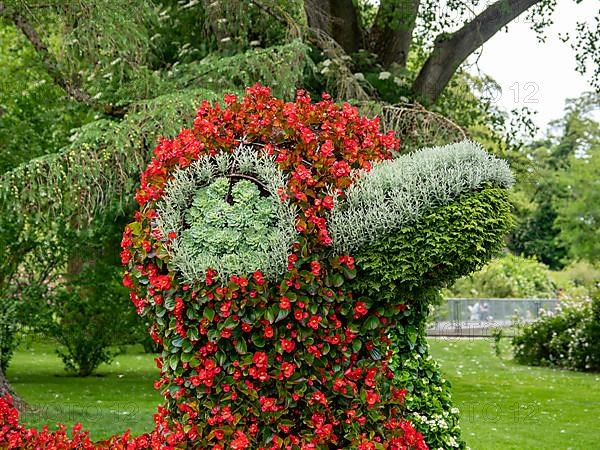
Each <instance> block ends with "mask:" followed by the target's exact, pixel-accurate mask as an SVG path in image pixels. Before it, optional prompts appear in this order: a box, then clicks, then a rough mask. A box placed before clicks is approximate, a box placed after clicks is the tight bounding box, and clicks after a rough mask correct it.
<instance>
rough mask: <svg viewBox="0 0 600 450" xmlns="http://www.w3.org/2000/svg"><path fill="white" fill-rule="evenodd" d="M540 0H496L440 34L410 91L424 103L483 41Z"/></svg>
mask: <svg viewBox="0 0 600 450" xmlns="http://www.w3.org/2000/svg"><path fill="white" fill-rule="evenodd" d="M540 1H541V0H499V1H497V2H496V3H494V4H492V5H491V6H489V7H488V8H487V9H485V10H484V11H483V12H482V13H481V14H479V15H478V16H477V17H475V18H474V19H473V20H472V21H471V22H468V23H466V24H465V25H464V26H463V27H462V28H461V29H460V30H458V31H456V32H455V33H452V34H449V35H446V34H443V35H440V36H438V37H437V38H436V42H435V46H434V48H433V51H432V53H431V55H430V56H429V58H427V61H426V62H425V64H424V65H423V67H422V68H421V71H420V72H419V75H418V76H417V78H416V80H415V82H414V84H413V91H414V93H415V94H416V95H417V97H419V99H420V100H421V101H422V102H423V103H425V104H431V103H433V102H435V100H436V99H437V98H438V97H439V95H440V94H441V93H442V91H443V90H444V88H445V87H446V85H447V84H448V82H449V81H450V79H451V78H452V75H454V72H456V70H457V69H458V67H459V66H460V65H461V64H462V63H463V61H464V60H465V59H467V57H468V56H469V55H470V54H471V53H473V52H474V51H475V50H476V49H477V48H479V47H481V46H482V45H483V43H484V42H486V41H487V40H488V39H489V38H491V37H492V36H493V35H494V34H496V33H497V32H498V31H499V30H501V29H502V28H503V27H504V26H506V25H507V24H508V23H509V22H510V21H512V20H513V19H515V18H516V17H517V16H518V15H519V14H521V13H522V12H523V11H525V10H527V9H528V8H530V7H531V6H533V5H535V4H536V3H539V2H540Z"/></svg>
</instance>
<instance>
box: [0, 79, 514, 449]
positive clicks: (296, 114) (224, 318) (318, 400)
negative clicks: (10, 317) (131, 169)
mask: <svg viewBox="0 0 600 450" xmlns="http://www.w3.org/2000/svg"><path fill="white" fill-rule="evenodd" d="M224 100H225V107H221V106H220V105H219V104H215V105H210V104H209V103H208V102H203V103H202V105H201V106H200V109H199V110H198V114H197V117H196V119H195V121H194V127H193V129H191V130H187V129H184V130H182V131H181V133H180V134H179V135H178V136H177V137H176V138H175V139H163V140H161V141H160V142H159V144H158V146H157V147H156V149H155V156H154V158H153V160H152V161H151V162H150V164H149V165H148V168H147V169H146V171H145V172H144V173H143V175H142V179H141V186H140V188H139V190H138V191H137V194H136V200H137V202H138V204H139V209H138V211H137V212H136V213H135V221H134V222H132V223H130V224H129V225H128V226H127V227H126V229H125V232H124V234H123V240H122V247H123V251H122V253H121V258H122V262H123V264H124V265H125V266H126V267H127V271H126V273H125V276H124V284H125V285H126V286H127V287H128V288H130V290H131V291H130V296H131V300H132V302H133V303H134V305H135V307H136V308H137V311H138V312H139V313H140V314H141V315H143V316H146V317H149V318H151V319H152V320H153V321H154V323H153V325H152V327H151V330H150V331H151V334H152V337H153V339H154V340H155V341H156V342H157V343H158V344H160V345H161V346H162V348H163V351H162V354H161V356H160V357H159V358H157V364H158V367H159V369H160V371H161V377H160V379H159V380H158V381H157V382H156V383H155V386H156V388H157V389H160V390H161V392H162V394H163V396H164V398H165V405H164V407H162V408H160V409H159V413H158V414H157V415H156V416H155V423H156V428H155V431H154V432H153V433H151V434H149V435H145V436H140V437H138V438H135V439H132V438H131V437H129V436H128V435H127V434H125V435H123V436H120V437H114V438H112V439H111V440H109V441H107V442H106V443H102V444H94V445H105V446H106V447H109V448H127V449H129V448H131V449H138V448H201V449H207V448H212V449H217V450H218V449H301V450H305V449H306V450H307V449H327V448H344V449H346V448H355V449H359V450H367V449H373V450H375V449H390V450H392V449H396V450H400V449H427V448H428V447H427V444H426V443H425V441H426V440H427V439H428V438H429V436H427V437H426V438H425V439H424V437H423V435H422V433H421V432H420V431H418V430H417V429H416V427H415V426H414V425H413V423H412V422H411V420H409V417H414V418H415V419H417V421H418V424H417V426H418V427H419V429H420V430H422V431H424V432H426V433H429V432H430V431H431V432H432V434H431V435H430V436H431V442H432V443H433V445H435V446H436V447H437V446H445V447H464V443H462V441H460V436H459V435H458V427H457V425H456V423H455V419H454V418H453V417H454V416H455V413H454V412H451V414H452V415H453V416H452V418H450V416H449V415H448V414H450V413H449V412H448V411H445V414H439V417H440V418H444V419H443V420H446V419H448V422H452V423H450V424H449V423H446V422H444V423H443V424H442V419H439V420H438V419H435V423H436V424H438V425H440V427H439V428H438V429H436V430H435V431H432V430H433V428H432V427H430V426H429V425H428V424H429V423H430V422H431V420H433V419H431V417H435V418H437V417H438V415H437V410H439V409H440V408H441V409H450V403H449V399H448V397H447V389H442V388H439V389H437V386H438V385H444V384H445V380H443V378H441V376H439V373H438V372H437V368H436V367H435V366H433V365H431V364H428V363H427V362H426V361H428V360H429V357H428V356H427V346H426V344H425V343H424V341H423V332H424V318H425V316H426V315H427V305H428V303H430V302H431V299H432V298H433V297H434V293H435V291H436V290H437V289H439V288H440V287H441V285H442V284H443V283H445V282H446V281H448V280H453V279H455V278H456V277H457V276H460V275H463V274H465V273H467V272H468V271H469V270H473V269H474V268H476V267H477V266H479V265H481V264H483V262H484V261H485V260H486V259H487V258H489V255H490V253H491V252H493V250H494V249H496V248H497V247H498V246H499V245H500V243H501V241H502V239H501V234H502V232H503V231H504V229H505V228H506V224H507V223H509V222H510V221H509V220H508V219H507V214H508V213H507V211H508V202H507V200H506V195H505V192H504V191H503V190H502V189H503V188H504V187H507V186H506V185H505V184H503V183H501V182H496V181H495V180H496V178H495V175H494V174H497V173H498V172H497V171H495V170H492V171H491V172H490V175H489V176H486V177H484V178H483V179H482V180H481V183H477V184H476V185H473V186H471V187H470V188H468V189H466V190H465V191H464V192H463V191H461V190H456V189H453V190H450V191H451V192H454V193H455V194H454V195H448V196H445V197H444V199H443V201H436V202H434V203H433V204H431V205H430V206H431V208H430V209H419V214H420V216H422V218H423V219H424V221H416V222H415V221H412V222H398V223H393V224H390V226H389V227H388V228H385V227H383V228H381V229H385V230H386V233H387V234H386V233H383V234H382V233H380V232H378V233H377V239H378V240H377V241H373V242H368V243H363V248H355V250H356V254H355V255H354V256H353V255H350V254H346V253H341V254H340V253H339V252H336V251H335V249H337V248H340V247H339V246H336V242H335V241H334V238H333V237H332V235H331V234H330V231H329V229H328V220H329V219H330V217H331V216H332V213H333V211H335V210H336V208H345V206H344V205H345V202H346V201H348V202H351V199H350V198H349V196H347V195H346V193H347V192H348V191H347V190H348V188H349V187H350V186H351V185H353V183H355V182H356V181H357V180H360V179H364V178H366V177H369V175H370V171H371V169H372V168H373V167H374V166H376V165H378V164H381V162H382V161H385V160H387V159H390V158H391V150H393V149H396V148H397V146H398V141H397V140H396V139H395V138H394V136H393V135H392V134H382V133H380V132H379V131H378V129H379V121H378V120H377V119H374V120H371V119H367V118H363V117H360V116H359V115H358V112H357V110H356V108H353V107H351V106H349V105H347V104H345V105H343V106H341V107H340V106H337V105H334V104H333V102H332V101H331V99H330V98H329V97H328V96H326V95H324V96H323V99H322V101H320V102H318V103H315V104H313V103H311V101H310V98H309V97H308V95H307V94H306V93H304V92H302V91H299V92H298V95H297V97H296V101H295V102H294V103H285V102H283V101H281V100H278V99H275V98H273V97H271V95H270V91H269V89H268V88H265V87H261V86H258V85H257V86H254V87H252V88H250V89H248V90H247V95H246V96H245V97H244V98H243V99H241V100H240V99H238V98H237V97H236V96H233V95H226V96H225V98H224ZM446 150H447V149H438V152H439V153H440V154H442V153H444V152H446ZM244 155H245V156H244ZM443 160H444V158H443V157H440V158H439V161H442V162H443ZM460 161H461V160H460V158H459V159H458V160H457V161H456V162H455V163H454V165H452V164H450V166H448V167H450V168H451V167H455V166H456V165H459V164H462V163H461V162H460ZM446 163H447V161H446V162H443V164H446ZM485 164H486V165H487V164H489V165H490V167H496V166H498V162H497V161H495V160H491V159H490V160H489V161H488V162H486V163H485ZM274 167H275V169H276V170H275V171H273V168H274ZM396 167H398V169H397V170H401V169H402V165H398V166H396ZM486 167H487V166H486ZM486 173H488V172H486ZM492 173H493V174H492ZM266 174H270V175H268V176H267V175H266ZM269 180H271V181H269ZM456 180H457V181H456V182H457V183H462V182H463V181H464V180H463V178H461V177H458V178H456ZM246 181H249V182H250V183H252V185H253V186H251V185H250V184H248V183H246ZM389 181H390V182H393V183H394V184H395V183H401V182H402V177H397V176H395V177H393V178H390V180H389ZM415 186H418V183H417V184H416V185H415ZM401 190H402V189H400V191H401ZM223 192H225V195H224V196H223ZM213 194H214V195H218V196H219V198H218V199H217V198H215V199H214V202H213V200H211V198H212V196H213ZM361 195H362V194H361ZM236 196H237V200H236ZM347 197H348V198H347ZM241 198H244V199H245V200H244V201H245V202H246V203H248V202H252V205H248V208H239V207H238V206H239V205H240V204H239V199H241ZM457 198H458V200H459V204H458V206H456V205H454V204H453V203H452V202H453V201H454V200H455V199H457ZM410 200H411V199H410V198H406V199H404V200H403V201H409V202H410ZM236 202H238V203H237V205H238V206H236ZM463 204H466V205H467V206H468V207H469V209H468V210H467V211H466V213H465V212H463V211H461V210H460V208H461V206H460V205H463ZM380 207H381V208H382V211H383V210H386V211H387V210H389V211H388V212H389V213H391V212H393V211H391V209H393V208H405V207H406V205H405V204H403V203H402V201H396V200H395V199H394V198H391V197H389V196H388V197H387V198H383V199H381V202H380ZM290 212H293V215H291V216H290ZM396 215H397V214H396ZM396 215H394V214H391V216H396ZM384 216H385V214H384ZM259 218H260V220H259ZM274 218H277V220H274ZM290 219H291V222H290V223H288V221H289V220H290ZM282 224H283V225H282ZM290 224H291V229H289V225H290ZM219 225H220V228H219ZM477 226H480V227H482V228H484V229H483V230H481V229H479V228H478V227H477ZM278 227H283V228H278ZM286 227H287V228H286ZM284 229H289V232H288V233H281V232H280V231H281V230H284ZM241 230H243V236H241V235H239V236H238V235H236V237H235V239H236V240H235V242H229V241H228V240H226V239H218V238H217V237H215V236H216V235H218V234H219V233H220V231H223V232H225V233H233V234H235V232H239V231H241ZM465 230H467V231H469V232H467V233H464V231H465ZM471 232H472V233H471ZM254 233H256V235H257V236H258V240H257V241H254V240H252V239H251V236H252V235H253V234H254ZM461 233H462V234H464V235H465V236H462V234H461ZM233 234H232V235H231V236H233ZM472 234H473V235H476V234H479V236H475V237H474V236H473V235H472ZM393 235H394V236H393ZM277 236H278V237H277ZM272 237H277V238H273V239H271V238H272ZM284 238H285V239H284ZM407 239H408V240H407ZM429 239H431V242H429ZM454 239H455V240H457V242H458V243H457V244H456V245H455V244H454V243H453V240H454ZM265 241H267V242H265ZM271 241H272V242H271ZM211 243H212V244H214V245H210V244H211ZM190 247H191V248H193V252H190V251H186V248H187V249H188V250H189V248H190ZM265 248H267V249H268V248H270V249H272V250H273V252H274V253H273V258H272V259H273V261H271V259H270V258H269V257H265V256H260V257H257V252H259V251H264V250H265ZM240 251H241V252H242V253H246V254H247V255H248V257H246V258H242V259H239V258H237V256H239V253H240ZM282 252H285V259H284V261H283V266H281V264H280V262H279V257H280V255H281V254H282ZM230 255H232V256H235V257H234V258H228V257H227V256H230ZM355 257H356V260H355ZM211 258H212V259H211ZM359 261H360V263H359ZM213 264H214V265H215V267H212V266H211V265H213ZM391 339H394V340H396V342H395V343H392V341H391ZM395 347H396V348H399V349H401V352H405V353H406V355H409V354H410V357H411V359H410V361H413V363H410V362H409V359H408V358H406V355H402V354H400V355H398V354H397V353H396V354H395V355H394V351H393V349H394V348H395ZM392 357H394V358H392ZM421 363H423V364H424V365H423V367H425V368H424V369H420V364H421ZM411 364H412V365H411ZM394 368H396V369H398V370H399V371H400V372H397V373H399V374H400V375H401V376H395V373H394ZM425 373H428V375H425ZM415 376H416V377H421V376H427V377H431V379H432V380H433V382H434V383H435V386H434V387H435V389H433V388H432V389H431V390H430V391H427V396H428V397H427V399H426V401H425V400H424V401H423V402H419V401H418V400H415V398H417V399H418V398H420V396H421V394H422V393H425V390H424V389H425V388H424V387H423V385H424V384H428V383H416V382H415V381H416V380H413V379H412V377H415ZM438 390H439V391H443V393H442V394H443V395H442V396H441V397H440V399H437V397H436V396H437V395H439V394H438V392H437V391H438ZM434 404H435V405H437V406H436V407H437V410H436V412H435V414H430V413H432V408H433V406H432V405H434ZM439 405H442V406H439ZM4 407H5V408H8V410H9V412H8V413H7V414H8V415H9V416H11V414H13V413H12V412H10V405H9V403H5V405H4ZM11 417H12V416H11ZM4 420H5V422H4V423H6V419H4ZM8 420H9V423H8V426H5V427H4V428H0V430H5V431H3V432H4V433H5V434H4V437H3V436H2V435H0V445H1V444H2V442H10V441H9V440H10V439H30V437H28V436H30V435H31V432H28V431H26V430H23V429H21V428H18V424H17V423H16V421H15V419H14V417H13V418H11V419H8ZM4 423H3V422H2V421H0V426H4ZM442 425H443V426H446V428H447V429H449V433H451V434H448V435H443V431H440V430H442ZM450 425H451V426H450ZM6 430H8V431H6ZM10 433H16V436H17V437H12V435H10ZM60 433H62V434H61V435H60V436H58V437H57V439H66V437H64V430H62V431H60ZM76 433H79V430H76ZM77 438H78V439H81V437H79V435H77ZM23 442H27V443H29V442H30V441H27V440H26V441H23ZM65 442H66V441H65ZM27 445H29V444H27ZM69 445H71V444H69ZM85 445H87V444H85ZM106 447H104V448H106ZM13 448H14V447H13ZM66 448H69V447H68V446H67V447H66ZM84 448H85V447H84ZM90 448H95V447H90ZM99 448H102V447H99Z"/></svg>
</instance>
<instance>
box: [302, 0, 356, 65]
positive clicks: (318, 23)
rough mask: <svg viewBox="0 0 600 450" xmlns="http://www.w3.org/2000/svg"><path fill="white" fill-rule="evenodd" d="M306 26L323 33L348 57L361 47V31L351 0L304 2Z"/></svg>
mask: <svg viewBox="0 0 600 450" xmlns="http://www.w3.org/2000/svg"><path fill="white" fill-rule="evenodd" d="M304 11H305V12H306V18H307V19H308V26H309V27H311V28H316V29H318V30H321V31H324V32H325V33H327V34H328V35H329V36H331V37H332V38H333V39H334V40H335V41H336V42H337V43H338V44H340V46H341V47H342V48H343V49H344V51H345V52H346V53H348V54H349V55H350V54H352V53H355V52H357V51H358V50H359V49H360V48H361V47H362V43H363V42H362V40H363V39H362V30H361V28H360V25H359V22H358V13H357V12H356V8H355V7H354V3H353V2H352V0H305V2H304Z"/></svg>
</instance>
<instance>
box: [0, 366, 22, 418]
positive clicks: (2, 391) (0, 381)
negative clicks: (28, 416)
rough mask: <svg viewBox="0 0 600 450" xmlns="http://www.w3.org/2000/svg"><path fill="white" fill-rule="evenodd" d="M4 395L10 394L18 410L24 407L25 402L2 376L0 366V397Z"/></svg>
mask: <svg viewBox="0 0 600 450" xmlns="http://www.w3.org/2000/svg"><path fill="white" fill-rule="evenodd" d="M5 395H10V396H11V397H12V399H13V405H14V407H15V408H17V409H18V410H19V411H22V410H23V409H25V406H26V405H25V402H24V401H23V400H22V399H21V398H20V397H19V396H18V395H16V394H15V392H14V391H13V389H12V387H11V386H10V384H9V382H8V380H7V379H6V377H5V376H4V373H3V372H2V368H0V397H4V396H5Z"/></svg>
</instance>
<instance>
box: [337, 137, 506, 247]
mask: <svg viewBox="0 0 600 450" xmlns="http://www.w3.org/2000/svg"><path fill="white" fill-rule="evenodd" d="M355 176H356V181H355V182H354V184H353V185H352V186H351V187H350V188H348V189H347V190H346V192H345V194H346V195H345V198H338V199H337V200H336V204H335V206H334V209H333V210H332V214H331V217H330V219H329V226H328V228H329V232H330V235H331V237H332V240H333V249H334V251H335V252H336V253H337V254H347V253H353V252H356V251H359V250H360V249H361V248H363V247H364V246H367V245H370V244H373V243H376V242H377V241H379V240H380V239H382V238H384V237H386V236H388V235H392V234H394V233H397V232H398V231H399V230H401V229H403V228H405V227H407V226H410V225H411V224H414V223H415V222H417V221H418V220H419V218H420V217H422V216H423V215H424V214H426V213H428V212H429V211H430V210H433V209H435V208H438V207H441V206H445V205H448V204H450V203H452V202H453V201H454V200H456V199H457V198H459V197H461V196H464V195H465V194H468V193H473V192H478V191H481V190H483V189H485V188H500V189H508V188H510V187H511V186H512V185H513V183H514V177H513V175H512V173H511V171H510V169H509V167H508V164H507V163H506V162H505V161H504V160H501V159H498V158H496V157H494V156H492V155H490V154H488V153H487V152H485V151H484V150H483V149H482V148H481V146H480V145H479V144H476V143H475V142H472V141H463V142H459V143H457V144H451V145H446V146H443V147H432V148H424V149H422V150H419V151H417V152H415V153H412V154H410V155H404V156H400V157H399V158H396V159H393V160H388V161H382V162H379V163H376V164H375V165H373V167H372V169H371V170H370V171H369V172H366V171H359V172H357V173H356V174H355Z"/></svg>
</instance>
